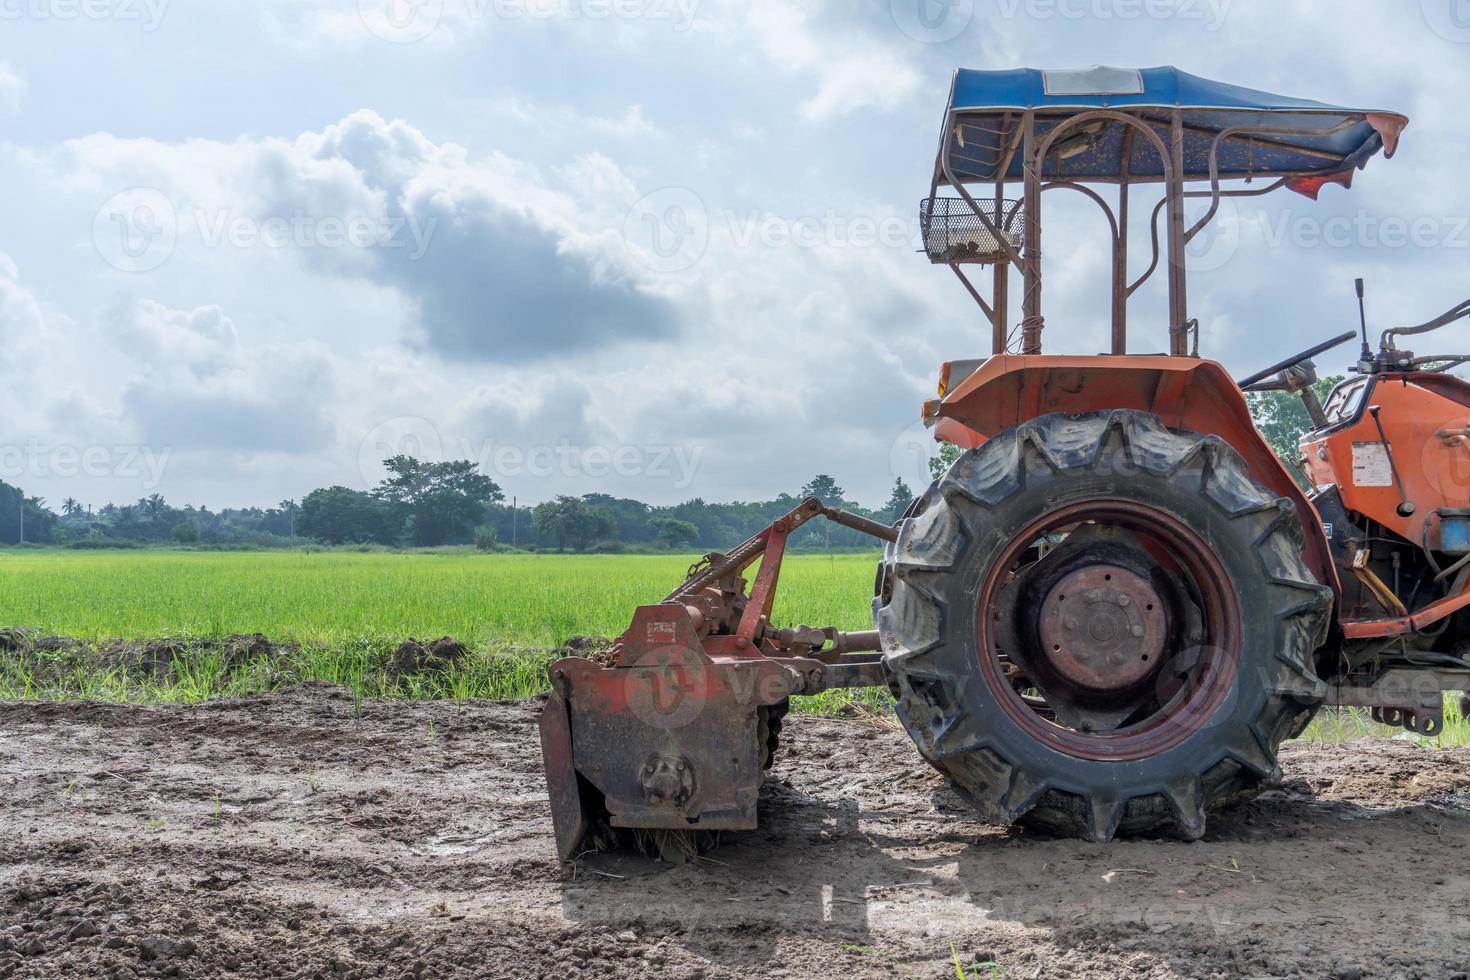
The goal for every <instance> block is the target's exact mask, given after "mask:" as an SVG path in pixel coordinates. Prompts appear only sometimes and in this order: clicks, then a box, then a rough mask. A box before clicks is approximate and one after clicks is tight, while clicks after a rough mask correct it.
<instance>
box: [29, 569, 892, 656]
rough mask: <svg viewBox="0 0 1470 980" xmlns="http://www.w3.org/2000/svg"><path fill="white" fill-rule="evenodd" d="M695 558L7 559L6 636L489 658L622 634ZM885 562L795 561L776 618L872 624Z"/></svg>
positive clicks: (783, 575)
mask: <svg viewBox="0 0 1470 980" xmlns="http://www.w3.org/2000/svg"><path fill="white" fill-rule="evenodd" d="M696 557H698V556H696V555H692V554H691V555H652V556H651V555H578V556H571V555H494V554H491V555H483V554H479V553H475V552H468V551H464V552H447V553H442V554H437V553H412V552H410V553H356V552H316V553H309V552H187V551H140V552H130V553H124V554H118V553H107V552H68V551H36V552H24V551H22V552H9V553H4V554H0V625H4V626H32V627H36V628H38V629H40V630H42V631H44V632H47V633H54V634H60V635H65V636H77V637H82V638H85V639H90V640H100V639H106V638H108V637H123V638H127V639H136V638H140V637H159V636H173V635H177V634H186V635H191V636H201V637H212V636H227V635H230V634H234V633H255V632H259V633H264V634H266V635H267V636H269V637H270V638H271V639H272V640H276V641H280V642H295V643H307V644H315V643H320V644H328V645H331V644H341V643H345V642H360V641H364V640H369V641H374V640H377V641H393V642H397V641H400V640H402V639H404V638H405V637H408V636H416V637H420V638H433V637H438V636H445V635H448V636H453V637H455V638H457V639H458V640H460V641H461V642H463V643H465V644H467V645H468V646H471V647H474V648H476V649H487V650H495V649H507V648H513V647H535V648H555V647H558V646H560V645H561V644H562V642H563V641H564V640H565V639H566V638H567V637H570V636H575V635H579V634H600V635H603V636H616V635H617V634H618V633H621V632H622V631H623V630H624V629H625V628H627V625H628V617H629V616H630V615H631V614H632V611H633V607H634V606H636V605H639V604H640V603H648V602H657V601H658V600H660V599H662V598H663V597H664V596H665V595H666V594H668V593H669V592H670V591H671V590H673V589H674V588H675V587H676V586H677V585H678V584H679V582H680V581H681V580H682V579H683V577H684V573H685V572H686V571H687V570H688V568H689V566H690V564H691V563H692V562H693V561H694V560H695V559H696ZM877 560H878V557H877V554H876V553H875V554H873V555H837V556H804V555H793V556H788V557H787V559H786V561H785V563H784V564H783V566H782V572H781V590H780V593H779V597H778V600H777V602H778V605H777V608H776V616H777V618H779V619H781V620H782V621H787V622H802V623H806V624H808V625H811V626H830V625H835V626H839V627H844V628H849V629H867V628H870V626H871V615H870V612H869V601H870V600H871V599H872V595H873V575H874V571H875V569H876V566H877Z"/></svg>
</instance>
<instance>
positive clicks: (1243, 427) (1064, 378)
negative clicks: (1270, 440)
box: [924, 354, 1339, 590]
mask: <svg viewBox="0 0 1470 980" xmlns="http://www.w3.org/2000/svg"><path fill="white" fill-rule="evenodd" d="M1117 408H1128V409H1135V410H1138V411H1142V412H1148V413H1150V414H1152V415H1155V416H1157V417H1158V418H1159V419H1160V420H1161V421H1162V422H1163V423H1164V424H1165V425H1167V426H1170V427H1172V428H1176V429H1187V430H1189V431H1192V432H1200V433H1204V434H1207V435H1216V436H1219V437H1220V438H1221V439H1223V440H1225V441H1226V442H1227V443H1229V444H1230V446H1231V447H1232V448H1234V449H1235V451H1236V452H1238V453H1240V455H1241V456H1242V457H1243V458H1244V459H1245V461H1246V463H1247V465H1248V466H1249V467H1250V472H1251V476H1252V477H1253V478H1255V479H1256V480H1257V481H1259V482H1260V483H1261V484H1262V485H1263V486H1265V487H1267V488H1268V489H1270V490H1271V491H1272V492H1273V493H1276V494H1277V495H1279V496H1282V497H1286V498H1287V499H1289V500H1291V501H1292V502H1293V503H1294V504H1296V507H1297V513H1298V515H1300V517H1301V521H1302V530H1303V532H1304V534H1305V538H1306V557H1307V560H1308V562H1310V564H1311V566H1312V569H1313V571H1315V572H1316V573H1317V576H1318V580H1319V581H1320V582H1322V584H1324V585H1328V586H1331V587H1332V588H1333V589H1334V590H1338V589H1339V584H1338V579H1337V570H1336V568H1335V567H1334V566H1333V563H1332V555H1331V551H1330V550H1329V548H1328V544H1327V536H1326V534H1325V533H1324V532H1323V530H1322V520H1321V517H1320V516H1319V515H1318V513H1317V509H1316V508H1315V507H1313V506H1312V503H1311V501H1309V500H1308V499H1307V496H1306V494H1305V493H1303V492H1302V489H1301V487H1299V486H1298V485H1297V483H1296V481H1295V480H1293V479H1292V477H1291V474H1290V473H1288V472H1287V470H1286V467H1285V466H1284V465H1282V463H1281V461H1280V460H1279V459H1277V458H1276V454H1275V453H1274V452H1272V451H1271V447H1270V446H1268V445H1267V444H1266V440H1265V439H1264V438H1263V437H1262V436H1261V433H1260V432H1259V431H1258V430H1257V429H1256V426H1255V423H1254V422H1253V421H1252V420H1251V415H1250V409H1249V408H1248V407H1247V405H1246V400H1245V395H1244V394H1243V393H1242V392H1241V390H1240V389H1239V388H1238V387H1236V384H1235V379H1234V378H1232V377H1231V376H1230V375H1229V374H1228V373H1227V372H1226V370H1225V369H1224V368H1223V367H1222V366H1221V365H1220V364H1219V363H1218V362H1216V361H1207V360H1201V359H1199V358H1193V357H1140V356H1137V355H1122V356H1115V355H1092V356H1083V357H1068V356H1051V355H1012V354H1002V355H997V356H995V357H992V358H990V359H989V360H988V361H986V362H985V363H984V364H983V365H981V366H980V367H979V368H978V369H977V370H976V371H975V372H974V373H973V374H971V375H970V376H969V377H968V378H966V379H965V380H964V381H962V382H960V383H959V384H958V385H956V386H955V387H954V389H953V390H951V391H950V392H949V393H948V394H946V395H945V397H944V398H943V399H941V400H939V401H934V402H929V403H928V404H927V405H925V406H924V418H925V421H927V422H933V423H935V437H936V438H938V439H940V440H942V441H945V442H952V443H954V444H955V445H957V446H959V447H960V448H962V449H973V448H975V447H977V446H980V445H982V444H983V443H984V442H985V441H986V440H988V439H990V438H991V437H992V436H994V435H996V434H997V433H999V432H1001V431H1003V430H1005V429H1008V428H1010V427H1011V426H1013V425H1018V424H1020V423H1021V422H1024V421H1026V420H1027V419H1032V418H1036V417H1037V416H1041V415H1049V414H1051V413H1053V412H1062V413H1066V414H1069V415H1081V414H1084V413H1088V412H1106V411H1108V410H1110V409H1117Z"/></svg>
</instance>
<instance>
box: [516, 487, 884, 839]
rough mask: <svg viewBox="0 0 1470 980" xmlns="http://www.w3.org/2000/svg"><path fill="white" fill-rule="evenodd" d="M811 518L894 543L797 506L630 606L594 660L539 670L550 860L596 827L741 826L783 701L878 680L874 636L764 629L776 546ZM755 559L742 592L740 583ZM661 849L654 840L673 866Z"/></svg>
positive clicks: (751, 810)
mask: <svg viewBox="0 0 1470 980" xmlns="http://www.w3.org/2000/svg"><path fill="white" fill-rule="evenodd" d="M819 516H821V517H826V518H827V519H829V520H832V521H835V522H836V523H838V524H842V525H844V526H846V527H850V528H853V529H854V530H857V531H861V532H863V533H865V534H869V535H872V536H873V537H874V538H876V539H880V540H884V541H892V540H893V539H894V537H895V536H896V535H897V532H896V531H895V530H894V529H893V528H891V527H887V526H885V525H882V524H878V523H875V522H873V521H870V520H867V519H865V518H862V517H858V516H857V515H854V514H849V513H846V512H844V511H841V510H837V509H835V508H831V507H827V506H826V505H824V504H823V503H822V502H821V501H820V500H818V499H817V498H815V497H810V498H808V499H806V500H805V501H803V502H802V503H801V505H800V506H798V507H797V508H796V509H795V510H793V511H792V512H791V513H789V514H787V515H786V516H785V517H783V518H781V519H780V520H778V521H776V522H775V523H774V524H772V525H771V526H770V527H768V528H766V529H765V530H764V531H762V532H760V533H759V534H757V535H756V536H754V537H752V538H751V539H749V540H748V541H746V542H745V543H744V544H742V545H740V547H738V548H736V549H735V550H734V551H732V552H730V553H729V554H727V555H720V554H714V555H709V556H708V557H706V558H705V559H704V560H703V561H702V562H700V563H699V564H697V565H696V566H695V567H693V568H692V569H690V571H689V576H688V578H686V579H685V581H684V583H683V584H682V585H680V586H679V588H677V589H675V590H674V591H673V592H672V593H670V594H669V596H668V597H667V598H665V599H664V601H663V602H661V603H659V604H657V605H651V606H640V607H639V608H638V610H637V611H636V612H635V613H634V614H633V624H632V625H631V626H629V627H628V629H627V631H626V632H624V633H623V634H622V636H620V637H618V639H617V641H616V642H615V643H614V644H613V647H612V649H611V650H610V651H609V652H608V653H607V654H606V655H605V657H604V658H603V662H601V663H599V662H594V661H591V660H585V659H582V658H580V657H568V658H566V659H563V660H558V661H557V662H556V663H554V664H552V665H551V683H552V694H551V698H550V700H549V701H548V702H547V705H546V709H545V712H544V713H543V714H542V716H541V748H542V753H543V755H544V757H545V761H546V772H547V784H548V787H549V790H550V795H551V812H552V819H553V824H554V826H555V829H556V840H557V850H558V852H559V853H560V855H561V857H562V859H563V860H567V859H569V858H570V857H572V856H573V854H574V852H575V851H576V849H577V848H578V846H579V844H580V843H581V842H582V840H583V839H584V837H586V835H587V834H588V833H589V831H591V830H593V829H594V826H595V825H596V824H597V823H598V822H599V821H601V820H603V819H606V820H607V822H608V823H609V824H610V825H611V826H612V827H614V828H638V829H641V830H650V831H709V830H751V829H754V828H755V826H756V812H755V807H756V798H757V795H758V794H759V791H760V785H761V780H762V778H763V776H764V773H765V771H766V770H767V769H768V768H770V765H771V761H772V759H773V756H774V753H775V750H776V740H777V737H778V736H779V734H780V730H781V719H782V717H783V716H784V715H785V714H786V710H787V705H788V700H789V699H790V698H791V696H792V695H796V694H817V693H820V692H822V691H829V690H832V689H834V688H853V687H870V686H876V685H881V684H883V683H884V676H883V665H882V662H881V655H880V654H879V653H877V652H876V651H877V650H878V633H877V631H876V630H873V631H868V632H858V633H842V632H839V631H837V630H836V629H833V628H831V627H826V628H823V629H813V628H811V627H807V626H796V627H788V628H785V629H782V628H778V627H776V626H775V625H773V624H772V621H771V610H772V607H773V605H774V603H775V599H776V586H777V582H778V581H779V579H780V576H781V559H782V557H783V555H784V554H785V550H786V542H787V539H788V538H789V537H790V536H791V534H792V532H794V531H795V530H796V529H797V528H799V527H801V526H802V525H803V524H805V523H806V522H807V521H810V520H812V519H813V518H815V517H819ZM757 562H759V563H760V568H759V570H758V571H757V573H756V576H755V581H754V583H753V584H752V585H751V586H750V589H749V592H747V591H746V580H745V578H744V577H743V576H744V575H745V573H746V572H747V571H748V570H749V569H750V567H751V566H752V565H754V564H756V563H757ZM574 735H575V737H573V736H574ZM673 840H678V839H677V838H672V837H671V836H670V835H656V837H655V841H656V843H658V844H659V846H660V847H661V848H662V850H663V851H664V855H665V856H666V857H669V858H674V859H677V858H678V857H679V856H680V851H679V849H678V848H679V846H680V845H678V844H674V843H671V841H673Z"/></svg>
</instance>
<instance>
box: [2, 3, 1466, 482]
mask: <svg viewBox="0 0 1470 980" xmlns="http://www.w3.org/2000/svg"><path fill="white" fill-rule="evenodd" d="M1091 64H1108V65H1119V66H1127V67H1142V66H1154V65H1163V64H1173V65H1177V66H1179V67H1180V68H1182V69H1184V70H1186V71H1190V72H1193V73H1195V74H1199V75H1204V76H1206V77H1210V78H1216V79H1219V80H1222V81H1228V82H1233V83H1236V84H1242V85H1247V86H1250V87H1255V88H1260V89H1265V90H1268V91H1274V92H1278V93H1281V94H1286V95H1291V96H1297V97H1303V98H1315V99H1320V100H1323V101H1328V102H1334V103H1339V104H1345V105H1353V106H1358V107H1362V108H1381V109H1392V110H1396V111H1401V112H1403V113H1405V114H1407V115H1408V116H1410V118H1411V120H1412V121H1411V124H1410V126H1409V128H1408V130H1407V131H1406V133H1405V135H1404V138H1403V143H1402V146H1401V148H1400V151H1399V153H1398V154H1397V155H1396V156H1395V158H1394V159H1393V160H1392V161H1385V160H1384V159H1382V158H1381V157H1380V158H1379V159H1376V160H1374V161H1373V162H1372V163H1371V164H1370V165H1369V167H1368V168H1367V170H1366V171H1364V172H1363V173H1361V174H1359V175H1358V181H1357V183H1356V185H1355V187H1354V188H1353V190H1352V191H1350V192H1349V191H1346V190H1344V189H1342V188H1338V187H1329V188H1327V189H1326V190H1325V191H1324V192H1323V194H1322V198H1321V200H1320V201H1319V202H1316V203H1313V202H1311V201H1309V200H1307V199H1306V198H1302V197H1299V196H1297V195H1293V194H1290V193H1288V192H1279V193H1278V194H1277V195H1274V196H1272V197H1269V198H1260V199H1249V200H1244V201H1241V202H1239V203H1237V204H1236V205H1234V206H1231V205H1229V204H1227V206H1226V207H1225V208H1224V209H1223V213H1222V216H1221V218H1220V219H1219V221H1218V222H1217V225H1216V226H1215V228H1214V229H1213V231H1212V233H1211V234H1208V235H1206V236H1202V237H1201V238H1200V239H1199V240H1198V241H1197V242H1196V243H1195V244H1194V245H1193V246H1192V253H1193V261H1194V266H1193V272H1192V276H1191V283H1190V299H1191V311H1190V312H1191V315H1193V316H1196V317H1198V318H1199V319H1200V320H1201V323H1202V350H1203V352H1204V353H1205V354H1206V355H1207V356H1210V357H1214V358H1216V359H1218V360H1220V361H1222V362H1223V363H1224V364H1225V365H1226V366H1227V367H1228V368H1229V369H1231V370H1232V371H1234V372H1236V374H1237V376H1238V375H1241V374H1245V373H1248V372H1249V371H1252V370H1254V369H1256V368H1259V367H1262V366H1265V365H1266V364H1269V363H1271V362H1272V361H1275V360H1279V359H1280V358H1282V357H1284V356H1286V355H1289V354H1292V353H1294V352H1296V351H1298V350H1301V349H1303V348H1306V347H1308V346H1311V345H1312V344H1314V343H1316V342H1317V341H1318V340H1320V339H1325V338H1327V337H1330V336H1332V335H1333V334H1336V333H1340V332H1341V331H1343V330H1345V329H1348V328H1350V327H1354V326H1356V320H1357V313H1356V299H1355V297H1354V294H1353V289H1352V280H1353V278H1354V277H1356V276H1363V277H1365V278H1366V279H1367V280H1368V290H1369V293H1368V303H1369V316H1370V319H1371V320H1372V322H1373V324H1374V325H1375V327H1387V326H1391V325H1396V324H1405V323H1417V322H1421V321H1423V320H1427V319H1429V318H1430V317H1431V316H1433V315H1435V314H1437V313H1439V312H1441V311H1443V310H1445V309H1448V308H1449V307H1450V306H1451V305H1453V304H1455V303H1457V302H1459V301H1461V300H1463V299H1464V298H1465V295H1466V293H1467V292H1470V288H1467V286H1470V282H1467V279H1470V277H1467V276H1466V271H1467V258H1470V190H1467V188H1466V185H1465V182H1464V181H1463V179H1462V178H1461V177H1460V171H1461V170H1462V169H1463V167H1464V163H1463V161H1464V159H1465V158H1466V155H1467V151H1470V135H1467V133H1470V130H1467V127H1466V126H1465V125H1464V107H1463V103H1464V99H1465V97H1466V93H1467V92H1470V0H1372V2H1369V0H1293V2H1292V3H1289V4H1288V3H1281V2H1274V0H849V2H845V3H844V2H829V0H256V2H252V3H245V2H226V0H0V371H3V377H4V379H5V387H6V389H7V392H8V397H7V398H6V400H5V401H6V410H5V411H4V412H3V413H0V479H4V480H6V481H8V482H10V483H12V484H17V485H20V486H22V487H23V488H24V489H25V490H26V491H27V492H28V493H32V494H38V495H41V496H43V497H45V498H47V500H48V501H49V502H50V503H51V504H52V505H53V506H55V505H57V504H59V502H60V501H61V500H62V499H63V498H65V497H73V498H76V499H78V500H80V501H81V502H83V503H86V504H91V505H94V506H99V505H101V504H103V503H105V502H107V501H109V500H113V501H120V502H121V501H130V500H133V499H136V498H138V497H140V496H145V495H147V494H151V493H162V494H164V495H165V496H166V497H167V498H168V499H169V500H170V501H171V502H173V503H176V504H184V503H194V504H204V505H208V506H210V507H213V508H218V507H226V506H252V505H257V506H268V505H273V504H275V503H276V502H277V501H280V500H283V499H287V498H295V499H300V497H301V496H302V495H304V494H305V493H307V492H309V491H310V490H312V489H313V488H316V487H320V486H327V485H335V484H340V485H344V486H349V487H357V488H367V487H370V486H372V485H373V484H374V483H376V482H377V480H378V479H379V478H380V476H381V474H382V468H381V463H380V461H381V460H382V459H383V458H384V457H386V456H388V455H391V454H393V453H396V452H410V453H412V454H414V455H419V456H421V457H425V458H435V459H465V458H467V459H473V460H475V461H476V462H478V463H479V464H480V465H481V467H482V468H483V469H484V470H485V472H487V473H489V474H490V475H491V476H492V477H493V478H494V479H495V480H496V482H497V483H499V484H500V485H501V486H502V488H503V489H504V490H505V492H506V494H507V496H511V495H514V496H516V497H517V498H518V499H519V500H520V501H521V502H523V503H525V502H531V503H534V502H536V501H540V500H544V499H547V498H549V497H551V496H554V495H556V494H562V493H570V494H581V493H590V492H598V493H609V494H613V495H615V496H627V497H635V498H639V499H643V500H647V501H649V502H651V503H672V502H677V501H680V500H685V499H689V498H693V497H704V498H705V499H710V500H741V499H744V500H751V499H769V498H770V497H772V496H774V495H775V494H777V493H779V492H783V491H784V492H791V493H794V492H796V491H797V489H798V488H799V487H800V486H801V484H802V483H803V482H805V481H806V480H807V479H809V478H810V477H811V476H812V475H813V474H816V473H819V472H823V473H829V474H831V475H833V476H834V477H836V478H837V480H838V482H839V483H840V484H841V485H842V486H843V487H844V488H845V489H846V490H847V491H848V497H849V498H850V499H854V500H857V501H859V502H862V503H865V504H867V505H869V506H876V505H878V504H881V503H882V502H883V501H884V500H885V499H886V498H887V496H888V491H889V488H890V487H891V486H892V484H893V481H894V479H895V478H896V477H901V478H904V479H905V480H907V481H908V482H909V483H910V484H911V485H917V484H918V483H919V482H920V480H921V479H922V474H923V471H924V469H923V462H924V459H925V457H926V455H927V453H928V447H929V445H930V443H929V442H928V436H927V434H926V433H925V432H924V430H923V427H922V425H919V424H918V422H917V420H918V418H919V412H920V407H921V404H922V402H923V400H924V399H925V398H928V397H933V391H934V387H935V382H936V379H937V375H938V371H939V367H940V365H941V363H942V362H944V361H946V360H952V359H960V358H967V357H975V356H982V355H983V354H985V353H988V344H989V328H988V326H987V325H986V323H985V322H984V321H983V320H982V318H981V316H980V314H979V312H978V310H977V309H976V307H975V306H974V304H973V302H972V301H971V300H970V299H969V298H968V296H967V295H966V294H965V292H964V290H963V289H962V288H961V287H960V285H959V284H958V283H957V282H956V281H955V280H954V278H953V276H952V275H950V273H949V272H948V270H946V269H944V268H942V267H933V266H930V265H929V264H928V263H927V262H926V261H925V260H924V258H923V256H922V255H920V254H918V252H917V249H918V245H919V240H918V227H917V209H918V204H919V201H920V199H921V198H922V197H923V196H925V194H926V193H927V191H928V185H929V176H930V174H931V172H932V169H933V165H934V153H935V147H936V145H937V143H938V137H939V127H940V121H941V116H942V111H943V107H944V102H945V98H946V95H947V92H948V87H949V81H950V77H951V73H952V72H953V70H954V69H955V68H957V67H967V68H1012V67H1021V66H1030V67H1055V68H1065V67H1077V66H1085V65H1091ZM1137 193H1139V194H1144V193H1149V194H1152V193H1154V192H1153V191H1147V192H1145V191H1142V190H1140V191H1138V192H1137ZM1065 197H1076V200H1075V201H1073V200H1062V199H1061V196H1057V195H1050V196H1048V198H1047V200H1046V204H1045V209H1046V215H1047V221H1046V227H1047V241H1046V253H1045V255H1046V258H1045V277H1046V304H1047V308H1046V310H1045V312H1046V316H1047V328H1046V335H1045V336H1046V343H1047V348H1048V350H1049V351H1051V352H1058V353H1063V352H1065V353H1095V352H1097V351H1100V350H1103V349H1104V348H1105V346H1106V337H1107V331H1108V298H1107V294H1106V290H1107V283H1108V263H1109V258H1108V253H1107V247H1106V241H1105V238H1104V232H1105V224H1104V219H1103V218H1102V217H1101V215H1100V214H1098V213H1097V212H1096V210H1095V209H1093V207H1092V205H1090V204H1089V203H1088V202H1086V201H1085V200H1083V199H1082V198H1081V197H1080V196H1076V195H1066V196H1065ZM1053 198H1056V199H1055V200H1054V199H1053ZM1140 200H1142V199H1141V198H1140ZM1138 252H1142V253H1143V254H1145V255H1146V254H1147V245H1146V242H1143V243H1140V247H1139V249H1137V250H1135V255H1136V254H1138ZM1141 264H1146V262H1143V263H1140V265H1141ZM1134 271H1135V273H1136V272H1138V271H1141V270H1140V268H1139V267H1137V266H1136V267H1135V270H1134ZM1162 285H1163V284H1162V277H1159V281H1158V282H1156V283H1155V284H1153V285H1152V286H1151V287H1149V288H1146V289H1145V290H1144V291H1143V292H1141V293H1140V294H1139V295H1138V296H1137V297H1136V298H1135V299H1134V301H1133V303H1132V305H1131V314H1130V315H1131V336H1132V349H1133V350H1134V351H1136V352H1146V351H1153V350H1160V349H1163V348H1164V347H1165V346H1166V340H1165V319H1164V315H1165V304H1164V296H1163V293H1162ZM1013 291H1015V290H1013ZM1017 292H1018V291H1017ZM1453 329H1455V328H1452V331H1453ZM1461 339H1462V338H1459V337H1454V336H1445V337H1443V342H1444V345H1446V346H1447V347H1454V346H1456V344H1457V343H1460V340H1461ZM1460 346H1465V345H1464V344H1460ZM1334 356H1336V357H1337V360H1339V361H1341V362H1342V364H1343V365H1346V363H1347V362H1348V361H1349V360H1351V358H1352V350H1351V349H1350V348H1344V349H1343V350H1342V351H1340V352H1339V353H1338V354H1337V355H1328V357H1326V358H1324V359H1321V361H1320V363H1321V366H1322V367H1323V368H1324V373H1327V372H1328V371H1331V370H1334V369H1337V368H1338V365H1337V364H1336V362H1334V361H1333V360H1332V358H1333V357H1334Z"/></svg>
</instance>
